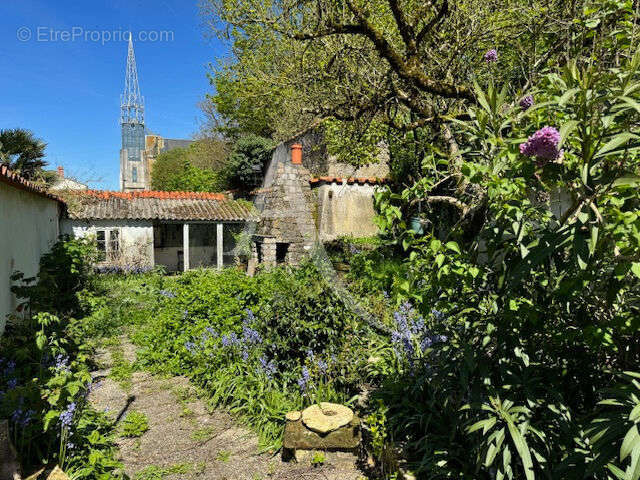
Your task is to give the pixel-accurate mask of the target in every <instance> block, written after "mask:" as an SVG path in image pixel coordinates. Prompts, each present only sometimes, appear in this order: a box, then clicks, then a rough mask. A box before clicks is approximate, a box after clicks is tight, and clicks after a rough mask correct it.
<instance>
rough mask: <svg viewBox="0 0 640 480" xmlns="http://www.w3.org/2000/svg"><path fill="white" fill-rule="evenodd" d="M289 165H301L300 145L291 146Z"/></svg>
mask: <svg viewBox="0 0 640 480" xmlns="http://www.w3.org/2000/svg"><path fill="white" fill-rule="evenodd" d="M291 163H293V164H294V165H302V144H300V143H294V144H293V145H291Z"/></svg>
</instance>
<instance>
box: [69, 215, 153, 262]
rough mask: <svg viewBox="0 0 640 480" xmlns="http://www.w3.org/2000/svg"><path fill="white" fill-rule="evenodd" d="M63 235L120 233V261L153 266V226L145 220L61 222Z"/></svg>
mask: <svg viewBox="0 0 640 480" xmlns="http://www.w3.org/2000/svg"><path fill="white" fill-rule="evenodd" d="M61 229H62V233H64V234H68V235H71V236H72V237H74V238H82V237H86V236H89V235H91V236H95V235H96V231H97V230H113V229H118V230H119V231H120V251H121V257H120V261H121V262H122V263H128V262H130V263H135V265H136V266H142V265H146V266H153V265H154V261H153V224H152V223H151V222H150V221H145V220H71V219H68V218H65V219H63V220H62V221H61Z"/></svg>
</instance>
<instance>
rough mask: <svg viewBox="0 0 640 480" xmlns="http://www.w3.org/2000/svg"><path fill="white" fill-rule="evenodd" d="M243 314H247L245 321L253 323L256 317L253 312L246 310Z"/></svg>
mask: <svg viewBox="0 0 640 480" xmlns="http://www.w3.org/2000/svg"><path fill="white" fill-rule="evenodd" d="M245 313H246V314H247V320H246V321H249V322H253V321H254V320H255V319H256V316H255V315H254V314H253V311H252V310H251V309H250V308H247V309H246V310H245Z"/></svg>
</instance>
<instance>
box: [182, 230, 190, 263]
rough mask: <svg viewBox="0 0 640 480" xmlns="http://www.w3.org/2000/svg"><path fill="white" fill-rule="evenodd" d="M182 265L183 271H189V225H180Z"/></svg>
mask: <svg viewBox="0 0 640 480" xmlns="http://www.w3.org/2000/svg"><path fill="white" fill-rule="evenodd" d="M182 252H183V254H182V263H183V265H184V271H185V272H186V271H187V270H189V267H190V266H189V224H188V223H185V224H183V225H182Z"/></svg>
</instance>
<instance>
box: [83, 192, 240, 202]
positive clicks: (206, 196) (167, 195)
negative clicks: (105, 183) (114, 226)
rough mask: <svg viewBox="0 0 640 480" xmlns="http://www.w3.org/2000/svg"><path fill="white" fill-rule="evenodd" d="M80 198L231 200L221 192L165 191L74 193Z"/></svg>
mask: <svg viewBox="0 0 640 480" xmlns="http://www.w3.org/2000/svg"><path fill="white" fill-rule="evenodd" d="M74 193H75V194H77V195H80V196H88V197H96V198H104V199H107V198H122V199H130V200H133V199H135V198H157V199H188V200H220V201H225V200H231V198H230V197H229V195H228V194H226V193H221V192H185V191H173V192H169V191H163V190H143V191H140V192H118V191H111V190H83V191H77V192H74Z"/></svg>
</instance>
